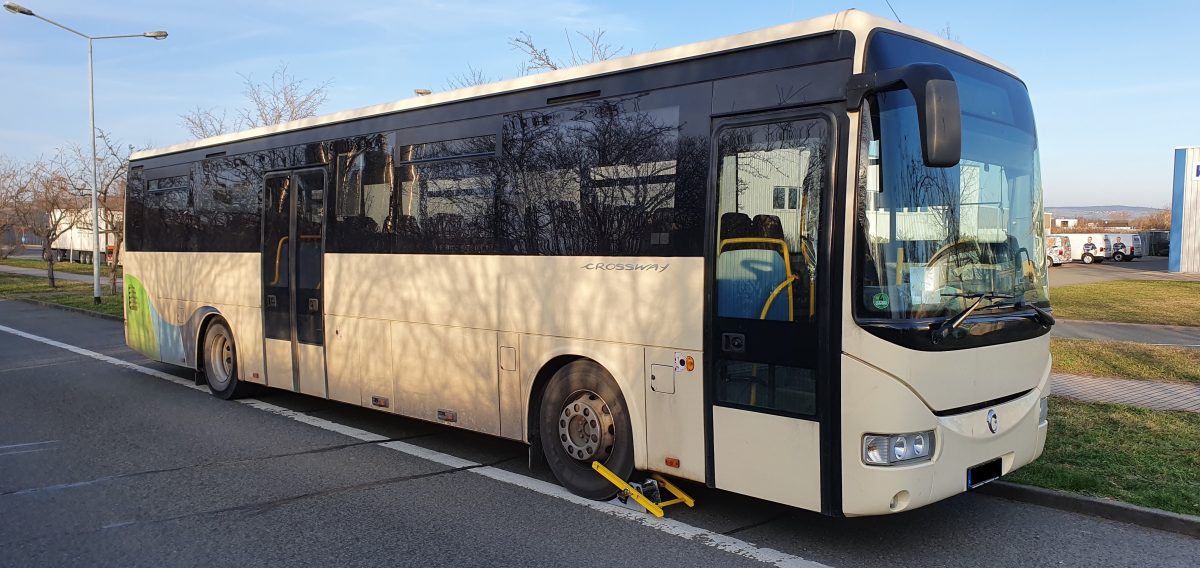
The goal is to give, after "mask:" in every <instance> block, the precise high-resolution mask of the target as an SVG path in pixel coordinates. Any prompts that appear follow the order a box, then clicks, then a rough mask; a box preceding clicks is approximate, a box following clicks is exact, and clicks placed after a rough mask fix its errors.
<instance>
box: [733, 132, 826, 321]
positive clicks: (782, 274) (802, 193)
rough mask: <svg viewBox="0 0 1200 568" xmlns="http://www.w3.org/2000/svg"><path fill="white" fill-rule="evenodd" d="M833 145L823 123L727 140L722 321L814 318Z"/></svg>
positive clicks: (751, 133)
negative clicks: (820, 229) (818, 250)
mask: <svg viewBox="0 0 1200 568" xmlns="http://www.w3.org/2000/svg"><path fill="white" fill-rule="evenodd" d="M826 139H827V132H826V126H825V122H824V121H820V120H796V121H790V122H776V123H771V124H762V125H757V126H747V127H743V128H730V129H726V130H724V131H722V132H721V136H720V141H719V143H720V152H721V155H720V202H719V217H718V220H717V221H718V228H717V234H718V235H719V237H718V242H717V270H716V273H717V316H718V317H727V318H745V319H759V320H776V321H792V322H799V321H810V320H812V319H813V318H814V316H815V313H816V304H815V298H814V297H813V291H814V286H815V283H816V270H817V257H816V245H817V228H818V220H819V213H820V200H821V189H822V187H823V185H824V183H825V179H826V177H827V176H826V171H825V164H826V146H827V142H826Z"/></svg>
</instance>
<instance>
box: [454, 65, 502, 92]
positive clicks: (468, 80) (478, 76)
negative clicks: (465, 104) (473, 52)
mask: <svg viewBox="0 0 1200 568" xmlns="http://www.w3.org/2000/svg"><path fill="white" fill-rule="evenodd" d="M494 80H495V79H493V78H491V77H490V76H488V74H487V73H484V72H483V70H482V69H476V68H475V66H474V65H470V64H468V65H467V70H466V71H464V72H462V73H459V74H458V75H455V76H453V77H450V78H449V79H446V86H447V87H448V88H450V89H465V88H467V87H475V86H478V85H484V84H487V83H491V82H492V81H494Z"/></svg>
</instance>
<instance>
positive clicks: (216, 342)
mask: <svg viewBox="0 0 1200 568" xmlns="http://www.w3.org/2000/svg"><path fill="white" fill-rule="evenodd" d="M203 345H204V352H203V357H204V358H203V359H202V361H203V365H204V380H205V382H206V383H208V390H209V391H211V392H212V394H213V396H215V397H217V398H220V399H224V400H230V399H234V398H241V397H244V396H249V395H250V394H251V393H252V392H253V388H254V385H253V384H251V383H245V382H242V381H241V380H239V379H238V368H237V347H236V345H235V344H234V342H233V333H231V332H230V331H229V325H228V324H226V323H225V320H223V319H220V318H217V319H216V320H214V321H213V322H212V323H210V324H208V328H207V329H206V330H204V344H203Z"/></svg>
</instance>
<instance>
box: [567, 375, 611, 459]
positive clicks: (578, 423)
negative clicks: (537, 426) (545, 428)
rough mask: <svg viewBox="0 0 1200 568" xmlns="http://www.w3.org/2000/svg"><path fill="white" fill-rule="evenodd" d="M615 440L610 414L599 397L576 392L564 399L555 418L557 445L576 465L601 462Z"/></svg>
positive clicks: (606, 456)
mask: <svg viewBox="0 0 1200 568" xmlns="http://www.w3.org/2000/svg"><path fill="white" fill-rule="evenodd" d="M614 440H616V428H615V426H614V425H613V418H612V412H611V411H610V410H609V408H608V403H606V402H605V401H604V399H603V398H600V395H598V394H596V393H594V392H592V391H590V390H582V391H578V392H576V393H574V394H572V395H571V396H568V397H567V403H566V404H565V405H563V409H562V412H560V413H559V415H558V441H559V443H560V444H562V447H563V449H564V450H566V452H567V455H569V456H571V457H572V458H573V459H575V460H576V461H581V462H591V461H599V462H602V463H603V462H604V460H606V459H608V456H609V455H610V454H611V453H612V446H613V441H614Z"/></svg>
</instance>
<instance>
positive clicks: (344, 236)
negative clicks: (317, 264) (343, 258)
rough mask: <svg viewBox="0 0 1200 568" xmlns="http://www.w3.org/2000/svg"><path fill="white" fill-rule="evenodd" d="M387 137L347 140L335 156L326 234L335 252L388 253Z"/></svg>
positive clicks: (389, 192)
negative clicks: (330, 212) (329, 217)
mask: <svg viewBox="0 0 1200 568" xmlns="http://www.w3.org/2000/svg"><path fill="white" fill-rule="evenodd" d="M390 136H391V135H382V134H377V135H373V136H367V137H361V138H356V139H353V140H350V141H349V142H348V145H349V146H350V148H348V149H347V150H348V151H345V152H341V153H339V154H338V156H337V178H336V180H337V181H336V184H335V190H336V191H335V193H336V197H335V203H334V204H333V206H334V207H333V216H332V218H331V221H332V222H331V224H330V225H331V226H330V228H329V234H331V235H333V237H334V238H333V239H331V245H332V247H331V250H333V251H336V252H375V253H382V252H392V249H393V246H392V238H391V235H390V232H391V231H390V229H391V227H390V224H389V221H390V220H391V219H392V217H393V213H394V209H395V208H394V207H393V205H394V203H395V200H396V197H397V196H394V195H393V187H395V183H394V167H393V164H392V153H391V150H390V147H391V144H390V143H389V139H390Z"/></svg>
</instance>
